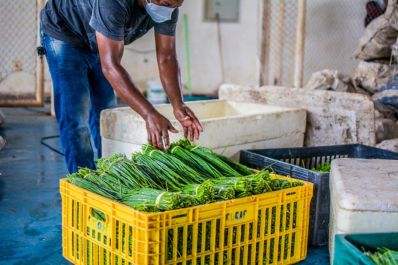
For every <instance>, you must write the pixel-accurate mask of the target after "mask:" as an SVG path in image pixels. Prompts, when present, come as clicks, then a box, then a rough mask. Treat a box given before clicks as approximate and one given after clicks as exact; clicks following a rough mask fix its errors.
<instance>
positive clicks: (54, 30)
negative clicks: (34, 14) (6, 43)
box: [40, 0, 178, 52]
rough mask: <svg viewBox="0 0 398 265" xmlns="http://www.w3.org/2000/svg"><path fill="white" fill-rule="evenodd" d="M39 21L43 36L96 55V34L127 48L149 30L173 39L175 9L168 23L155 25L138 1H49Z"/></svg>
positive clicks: (175, 20)
mask: <svg viewBox="0 0 398 265" xmlns="http://www.w3.org/2000/svg"><path fill="white" fill-rule="evenodd" d="M40 19H41V24H42V30H43V32H44V33H45V34H47V35H49V36H51V37H53V38H55V39H58V40H62V41H67V42H70V43H73V44H76V45H78V46H81V47H86V48H89V49H90V50H92V51H94V52H97V51H98V47H97V40H96V37H95V32H96V31H98V32H99V33H101V34H102V35H104V36H106V37H108V38H110V39H112V40H124V43H125V44H126V45H127V44H130V43H132V42H133V41H135V40H136V39H138V38H140V37H141V36H143V35H144V34H145V33H147V32H148V31H149V30H150V29H151V28H152V27H155V31H156V32H158V33H161V34H165V35H170V36H174V34H175V28H176V23H177V19H178V9H176V10H175V11H174V12H173V16H172V19H171V20H170V21H166V22H163V23H155V22H154V21H153V20H152V19H151V17H150V16H149V15H148V14H147V12H146V11H145V8H143V7H141V6H139V4H138V1H137V0H49V1H48V2H47V4H46V5H45V7H44V8H43V10H42V11H41V13H40Z"/></svg>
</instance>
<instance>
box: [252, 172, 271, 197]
mask: <svg viewBox="0 0 398 265" xmlns="http://www.w3.org/2000/svg"><path fill="white" fill-rule="evenodd" d="M247 178H249V179H250V183H251V184H252V192H253V194H254V195H256V194H260V193H264V192H269V191H272V188H271V183H270V182H271V177H270V175H269V172H268V171H267V170H263V171H259V172H257V173H255V174H252V175H249V176H247Z"/></svg>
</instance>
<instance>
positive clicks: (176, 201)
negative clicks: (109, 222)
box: [122, 188, 184, 212]
mask: <svg viewBox="0 0 398 265" xmlns="http://www.w3.org/2000/svg"><path fill="white" fill-rule="evenodd" d="M122 202H123V203H124V204H126V205H128V206H130V207H132V208H134V209H136V210H138V211H144V212H157V211H168V210H174V209H178V208H182V205H184V202H182V198H181V194H180V193H178V192H168V191H163V190H156V189H150V188H142V189H137V190H131V191H130V192H129V193H128V194H126V195H125V196H124V197H123V198H122Z"/></svg>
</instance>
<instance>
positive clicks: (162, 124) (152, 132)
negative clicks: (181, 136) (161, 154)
mask: <svg viewBox="0 0 398 265" xmlns="http://www.w3.org/2000/svg"><path fill="white" fill-rule="evenodd" d="M145 122H146V129H147V132H148V143H149V144H151V145H153V146H154V147H157V148H158V149H160V150H164V148H169V147H170V138H169V131H170V132H172V133H178V130H177V129H176V128H174V127H173V125H171V123H170V121H169V120H168V119H166V118H165V117H164V116H163V115H161V114H160V113H159V112H155V113H153V114H149V115H147V116H146V117H145ZM163 143H164V144H163Z"/></svg>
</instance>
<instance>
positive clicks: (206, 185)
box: [181, 180, 215, 204]
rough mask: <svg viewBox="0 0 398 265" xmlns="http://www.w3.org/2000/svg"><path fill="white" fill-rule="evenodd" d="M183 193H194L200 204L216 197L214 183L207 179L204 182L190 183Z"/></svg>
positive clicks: (183, 189)
mask: <svg viewBox="0 0 398 265" xmlns="http://www.w3.org/2000/svg"><path fill="white" fill-rule="evenodd" d="M181 191H182V192H183V193H185V194H188V195H192V196H193V197H194V198H195V199H196V200H197V201H198V202H199V204H205V203H208V202H211V201H213V199H214V193H215V192H214V183H213V182H212V181H211V180H206V181H204V182H203V183H202V184H188V185H185V186H184V187H183V188H182V190H181Z"/></svg>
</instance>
